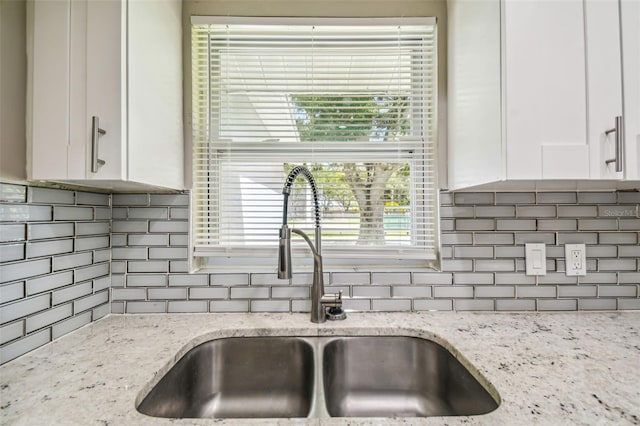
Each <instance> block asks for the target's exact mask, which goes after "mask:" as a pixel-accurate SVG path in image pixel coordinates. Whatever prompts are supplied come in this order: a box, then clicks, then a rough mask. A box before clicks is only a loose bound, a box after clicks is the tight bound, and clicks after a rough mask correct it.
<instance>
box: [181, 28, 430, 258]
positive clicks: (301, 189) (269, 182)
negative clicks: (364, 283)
mask: <svg viewBox="0 0 640 426" xmlns="http://www.w3.org/2000/svg"><path fill="white" fill-rule="evenodd" d="M435 30H436V28H435V19H433V18H419V19H417V18H416V19H393V20H392V19H367V20H361V19H344V20H342V19H330V20H329V19H321V20H318V19H314V20H313V22H309V20H305V19H296V18H290V19H268V18H265V19H259V18H229V17H226V18H216V17H193V18H192V77H193V79H192V82H193V83H192V84H193V89H192V90H193V92H192V93H193V95H192V97H193V147H194V152H193V167H194V187H193V202H194V214H193V247H194V254H195V256H196V257H201V256H205V257H210V258H211V257H212V258H217V259H218V260H214V261H213V264H220V265H225V264H233V263H234V262H236V264H241V263H242V262H247V261H248V262H250V264H255V265H257V264H262V263H264V264H265V265H267V264H268V262H269V261H272V262H274V261H275V260H274V259H275V253H276V249H277V243H278V238H277V236H278V229H279V227H280V225H281V224H282V200H283V197H282V187H283V184H284V180H285V177H286V175H287V173H288V172H289V170H290V169H291V168H293V167H294V166H296V165H305V166H306V167H307V168H309V169H310V170H311V171H312V173H313V174H314V176H315V178H316V182H317V183H318V185H319V196H320V200H321V207H322V230H323V233H322V238H323V257H324V259H325V263H327V262H329V263H331V262H332V260H334V261H335V262H337V263H340V262H343V263H344V264H345V265H346V264H349V265H353V266H357V265H359V264H362V265H365V264H380V260H381V259H385V262H387V263H397V262H400V263H401V262H403V261H405V260H412V261H413V262H414V264H415V263H418V264H422V265H423V266H429V265H434V262H436V261H437V259H438V246H439V243H438V214H437V206H438V200H437V196H438V191H437V182H436V140H437V135H436V128H435V126H436V122H437V121H436V87H437V81H436V77H437V76H436V70H437V66H436V50H435V49H436V40H435V37H436V31H435ZM312 207H313V205H312V202H311V193H310V191H309V189H308V188H307V186H306V181H304V179H302V178H301V179H299V182H298V181H296V184H295V185H294V192H293V193H292V195H291V196H290V198H289V218H288V219H289V224H290V226H295V227H297V228H300V229H303V230H307V231H311V230H312V229H313V211H312ZM305 246H306V245H305V244H304V243H301V244H299V248H298V250H296V248H295V247H296V245H294V256H296V254H297V255H302V254H304V253H305ZM307 257H308V255H307ZM260 258H265V259H268V260H266V261H265V262H261V261H260V260H259V259H260ZM210 262H211V261H210ZM274 267H275V264H274Z"/></svg>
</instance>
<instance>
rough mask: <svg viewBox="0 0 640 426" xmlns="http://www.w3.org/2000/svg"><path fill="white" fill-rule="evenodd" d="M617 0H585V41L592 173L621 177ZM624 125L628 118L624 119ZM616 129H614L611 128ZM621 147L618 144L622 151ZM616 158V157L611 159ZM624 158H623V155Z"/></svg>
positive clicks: (613, 177)
mask: <svg viewBox="0 0 640 426" xmlns="http://www.w3.org/2000/svg"><path fill="white" fill-rule="evenodd" d="M618 6H619V3H618V1H616V0H587V1H586V2H585V13H584V14H585V26H586V31H585V41H586V53H587V55H586V57H587V68H586V71H587V72H586V75H587V93H588V95H589V108H588V111H587V117H588V123H589V127H588V129H589V130H588V131H589V150H590V168H591V177H592V178H595V179H620V178H622V177H623V175H622V173H619V172H616V161H618V159H617V156H620V157H622V155H623V153H622V152H616V141H617V140H619V138H621V137H623V134H622V131H623V129H622V128H621V129H619V130H618V131H619V132H620V133H621V134H618V133H617V132H616V131H615V130H614V129H615V122H616V117H622V115H623V114H622V112H623V111H622V90H623V87H622V59H621V54H622V50H621V46H620V9H619V7H618ZM622 123H623V125H624V121H622ZM610 130H614V131H610ZM619 149H620V147H618V151H619ZM611 160H612V161H611ZM619 160H620V161H622V158H620V159H619Z"/></svg>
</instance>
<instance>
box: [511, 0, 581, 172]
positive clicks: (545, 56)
mask: <svg viewBox="0 0 640 426" xmlns="http://www.w3.org/2000/svg"><path fill="white" fill-rule="evenodd" d="M503 7H504V13H503V20H504V51H503V58H504V63H505V81H504V93H505V104H506V111H505V115H504V117H503V120H505V121H506V145H507V153H506V155H507V179H566V178H578V179H579V178H583V179H584V178H588V177H589V163H588V147H587V135H586V128H587V123H586V102H587V96H586V93H585V71H584V69H585V48H584V20H583V3H582V1H580V0H569V1H540V0H522V1H505V2H504V3H503Z"/></svg>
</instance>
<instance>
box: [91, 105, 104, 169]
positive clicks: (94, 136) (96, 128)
mask: <svg viewBox="0 0 640 426" xmlns="http://www.w3.org/2000/svg"><path fill="white" fill-rule="evenodd" d="M106 133H107V132H106V131H104V130H102V129H101V128H100V120H99V119H98V117H97V116H95V115H94V116H93V117H91V172H92V173H96V172H97V171H98V167H100V166H103V165H104V160H101V159H100V158H98V136H99V135H105V134H106Z"/></svg>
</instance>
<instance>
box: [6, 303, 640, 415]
mask: <svg viewBox="0 0 640 426" xmlns="http://www.w3.org/2000/svg"><path fill="white" fill-rule="evenodd" d="M639 331H640V312H622V313H616V312H606V313H589V312H576V313H526V314H525V313H522V314H520V313H470V312H467V313H455V312H454V313H451V312H425V313H351V314H349V318H348V319H347V320H346V321H342V322H339V321H338V322H328V323H326V324H322V325H315V324H312V323H311V322H309V318H308V315H307V314H184V315H110V316H108V317H106V318H104V319H102V320H99V321H97V322H96V323H93V324H90V325H87V326H85V327H83V328H81V329H80V330H78V331H75V332H73V333H71V334H70V335H67V336H65V337H62V338H60V339H58V340H56V341H54V342H53V343H51V344H49V345H46V346H44V347H42V348H40V349H37V350H35V351H33V352H31V353H29V354H27V355H25V356H23V357H20V358H18V359H16V360H14V361H11V362H9V363H7V364H5V365H4V366H2V367H0V424H2V425H10V424H11V425H13V424H19V425H40V424H56V425H57V424H61V425H147V424H149V425H162V424H177V425H191V424H195V425H198V424H211V422H212V421H211V419H195V420H194V419H184V420H183V419H180V420H170V419H158V418H152V417H147V416H145V415H142V414H140V413H138V412H137V411H136V409H135V404H134V402H135V400H136V398H137V397H138V394H139V393H140V392H141V391H144V390H148V389H149V388H150V386H151V382H152V381H153V380H154V377H156V373H157V372H158V371H161V370H162V371H166V370H168V368H169V367H170V366H171V365H172V364H173V363H175V361H177V359H176V358H179V357H180V356H181V355H182V354H183V353H185V352H186V351H187V350H188V349H190V348H191V347H193V346H195V345H197V344H198V343H201V342H204V341H207V340H210V339H212V338H218V337H227V336H263V335H288V336H314V335H378V334H387V335H388V334H399V335H410V336H418V337H426V338H431V339H434V340H436V341H438V342H439V343H441V344H443V345H445V346H446V347H447V348H448V349H451V347H453V348H455V350H457V351H459V353H460V354H461V355H462V361H463V363H464V362H467V361H465V359H466V360H468V362H470V363H471V364H472V365H473V366H474V367H475V368H477V370H478V371H479V372H480V374H481V375H482V376H484V377H485V378H486V379H487V380H488V381H489V382H490V383H491V384H492V385H493V386H495V388H496V389H497V390H498V392H499V393H500V397H501V399H502V403H501V405H500V407H498V409H497V410H495V411H493V412H492V413H489V414H486V415H482V416H473V417H433V418H398V419H358V418H342V419H340V418H332V419H291V420H288V419H267V420H248V419H241V420H220V421H217V422H216V423H222V424H225V425H226V424H232V425H240V424H242V425H244V424H311V425H320V424H331V425H347V424H349V425H356V424H371V425H378V424H411V425H413V424H436V425H437V424H447V425H457V424H471V425H519V424H523V425H524V424H526V425H529V424H539V425H563V424H567V425H573V424H585V425H600V424H602V425H610V424H615V425H624V424H636V425H637V424H640V333H639ZM156 380H157V377H156Z"/></svg>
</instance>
